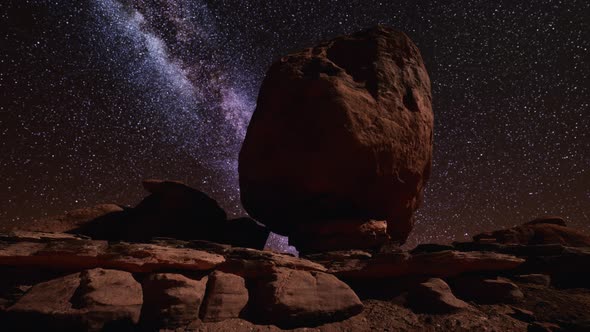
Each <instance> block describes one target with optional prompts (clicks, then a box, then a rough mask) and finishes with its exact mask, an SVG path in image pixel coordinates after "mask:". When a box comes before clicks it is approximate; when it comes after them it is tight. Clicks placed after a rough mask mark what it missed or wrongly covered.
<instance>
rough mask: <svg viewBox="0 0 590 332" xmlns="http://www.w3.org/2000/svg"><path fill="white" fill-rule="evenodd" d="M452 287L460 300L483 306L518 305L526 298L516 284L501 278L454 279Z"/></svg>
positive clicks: (468, 277)
mask: <svg viewBox="0 0 590 332" xmlns="http://www.w3.org/2000/svg"><path fill="white" fill-rule="evenodd" d="M451 285H452V287H453V291H454V293H455V294H457V296H458V297H459V298H461V299H465V300H469V301H474V302H476V303H481V304H498V303H516V302H519V301H521V300H522V299H523V298H524V294H523V293H522V291H521V290H520V288H519V287H518V286H517V285H516V284H514V283H512V282H510V280H508V279H505V278H500V277H498V278H495V279H493V278H486V277H480V276H463V277H458V278H455V279H453V280H452V282H451Z"/></svg>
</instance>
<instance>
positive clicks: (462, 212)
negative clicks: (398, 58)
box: [0, 0, 590, 247]
mask: <svg viewBox="0 0 590 332" xmlns="http://www.w3.org/2000/svg"><path fill="white" fill-rule="evenodd" d="M0 15H1V16H0V43H1V46H0V66H1V67H0V68H1V70H0V223H1V224H2V225H13V224H18V223H26V222H27V221H29V220H31V219H34V218H39V217H42V216H47V215H52V214H59V213H62V212H64V211H65V210H68V209H73V208H79V207H85V206H89V205H94V204H98V203H106V202H116V203H121V204H127V205H134V204H136V203H137V202H138V201H139V200H141V198H142V197H144V196H145V195H146V193H145V192H143V190H142V188H141V185H140V182H141V180H142V179H144V178H167V179H176V180H181V181H184V182H186V183H187V184H190V185H192V186H194V187H197V188H200V189H202V190H204V191H205V192H208V193H209V194H211V195H212V196H213V197H214V198H216V199H218V200H219V201H220V203H221V204H222V205H223V206H224V207H225V208H226V209H227V210H228V212H230V213H231V214H232V215H236V216H237V215H241V214H243V211H242V210H241V207H240V203H239V190H238V184H237V154H238V151H239V148H240V144H241V141H242V139H243V137H244V134H245V130H246V126H247V124H248V121H249V118H250V116H251V114H252V111H253V110H254V107H255V105H256V96H257V92H258V89H259V87H260V84H261V82H262V79H263V78H264V74H265V71H266V69H267V68H268V67H269V66H270V64H271V63H272V62H273V61H274V60H276V59H277V58H278V57H280V56H282V55H284V54H286V53H288V52H290V51H295V50H298V49H301V48H303V47H308V46H312V45H314V44H315V43H317V42H318V41H320V40H322V39H326V38H331V37H334V36H337V35H339V34H343V33H351V32H355V31H358V30H361V29H364V28H367V27H370V26H373V25H375V24H377V23H383V24H387V25H390V26H392V27H395V28H397V29H400V30H402V31H404V32H406V33H407V34H408V35H409V36H410V37H411V38H412V39H413V40H414V42H415V43H416V44H417V45H418V47H419V48H420V50H421V52H422V55H423V57H424V60H425V62H426V66H427V68H428V70H429V73H430V76H431V80H432V88H433V94H434V110H435V118H436V120H435V126H436V127H435V152H434V169H433V176H432V179H431V181H430V183H429V185H428V187H427V190H426V197H425V202H424V206H423V207H422V208H421V209H420V210H419V211H418V213H417V225H416V228H415V231H414V232H413V234H412V236H411V238H410V245H413V244H416V243H418V242H448V241H451V240H465V239H467V238H468V237H469V236H471V235H474V234H475V233H478V232H481V231H484V230H492V229H497V228H501V227H508V226H512V225H516V224H519V223H522V222H525V221H527V220H530V219H532V218H533V217H535V216H537V215H541V214H558V215H562V216H564V217H566V218H567V219H568V220H569V222H570V224H571V225H572V226H576V227H581V228H583V229H585V230H587V231H588V230H590V133H589V130H588V128H590V97H589V92H590V91H589V90H590V79H589V75H590V65H589V63H590V58H589V55H588V54H589V48H590V26H589V20H588V17H590V2H588V1H587V0H567V1H556V0H540V1H535V0H533V1H512V0H511V1H504V0H500V1H483V0H481V1H479V0H470V1H450V0H449V1H367V0H362V1H361V0H354V1H353V0H350V1H335V0H316V1H311V0H302V1H286V0H285V1H278V0H270V1H262V0H259V1H243V0H241V1H237V0H220V1H213V0H208V1H206V0H76V1H73V0H60V1H52V0H3V1H2V3H1V4H0ZM271 244H272V245H273V246H276V247H285V246H286V242H285V239H284V238H279V237H273V238H272V239H271Z"/></svg>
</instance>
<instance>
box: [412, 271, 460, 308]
mask: <svg viewBox="0 0 590 332" xmlns="http://www.w3.org/2000/svg"><path fill="white" fill-rule="evenodd" d="M407 301H408V304H409V305H410V307H411V308H412V309H413V310H415V311H417V312H425V313H450V312H455V311H457V310H461V309H465V308H467V307H468V306H469V305H468V304H467V303H465V302H463V301H461V300H459V299H458V298H456V297H455V295H453V292H452V291H451V288H450V287H449V285H447V283H446V282H445V281H444V280H442V279H439V278H432V279H428V280H427V281H425V282H422V283H419V284H418V285H416V286H415V287H413V288H412V289H411V290H410V292H409V294H408V299H407Z"/></svg>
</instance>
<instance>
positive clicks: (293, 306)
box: [251, 268, 363, 327]
mask: <svg viewBox="0 0 590 332" xmlns="http://www.w3.org/2000/svg"><path fill="white" fill-rule="evenodd" d="M254 294H255V298H253V303H255V304H257V305H256V306H255V308H254V309H251V310H255V312H256V313H255V315H256V317H258V319H260V320H261V321H262V322H265V321H268V320H271V319H272V321H273V322H274V323H275V324H276V325H278V326H281V327H297V326H300V325H301V323H302V322H305V324H306V325H307V326H314V325H320V324H323V323H327V322H333V321H339V320H343V319H345V318H348V317H351V316H354V315H356V314H358V313H360V312H361V311H362V309H363V304H362V302H361V301H360V299H359V298H358V297H357V295H356V294H355V293H354V291H352V289H350V287H348V285H346V284H345V283H343V282H342V281H340V280H338V278H336V277H335V276H333V275H331V274H327V273H323V272H315V271H311V272H308V271H297V270H289V269H284V268H277V269H275V270H274V271H273V273H272V274H271V276H270V278H269V281H267V280H263V281H261V282H260V283H259V284H258V286H257V288H256V291H255V292H254Z"/></svg>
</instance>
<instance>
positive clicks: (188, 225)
mask: <svg viewBox="0 0 590 332" xmlns="http://www.w3.org/2000/svg"><path fill="white" fill-rule="evenodd" d="M143 186H144V188H145V189H146V190H147V191H149V192H150V193H151V194H150V195H149V196H148V197H146V198H145V199H144V200H142V201H141V202H140V203H139V204H138V205H137V206H136V207H134V208H129V209H126V210H125V211H124V213H123V212H121V213H119V214H113V213H110V214H109V215H108V218H107V216H103V217H99V218H95V219H89V220H87V221H85V222H80V225H79V227H76V228H73V229H68V231H69V232H70V233H73V234H82V235H86V236H90V237H92V238H93V239H99V240H119V241H135V242H146V241H150V240H151V239H152V238H154V237H170V238H175V239H186V240H197V239H201V240H209V241H215V242H219V243H228V244H232V245H237V246H242V247H252V248H257V249H262V248H264V245H265V243H266V240H267V238H268V235H269V233H270V231H269V230H268V229H267V228H266V227H264V226H263V225H261V224H259V223H257V222H256V221H254V220H252V219H250V218H239V219H233V220H228V219H227V215H226V213H225V211H224V210H223V209H222V208H221V207H220V206H219V204H218V203H217V202H216V201H215V200H214V199H212V198H211V197H209V196H208V195H207V194H205V193H203V192H201V191H199V190H197V189H194V188H191V187H189V186H187V185H185V184H183V183H181V182H177V181H164V180H145V181H143Z"/></svg>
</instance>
